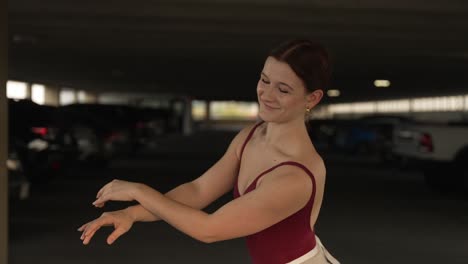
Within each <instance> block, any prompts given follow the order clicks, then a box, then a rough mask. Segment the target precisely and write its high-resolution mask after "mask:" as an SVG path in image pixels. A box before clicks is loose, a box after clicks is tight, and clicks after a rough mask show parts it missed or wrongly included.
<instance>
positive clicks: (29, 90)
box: [24, 83, 32, 100]
mask: <svg viewBox="0 0 468 264" xmlns="http://www.w3.org/2000/svg"><path fill="white" fill-rule="evenodd" d="M24 99H27V100H31V99H32V85H31V84H30V83H27V84H26V95H25V97H24Z"/></svg>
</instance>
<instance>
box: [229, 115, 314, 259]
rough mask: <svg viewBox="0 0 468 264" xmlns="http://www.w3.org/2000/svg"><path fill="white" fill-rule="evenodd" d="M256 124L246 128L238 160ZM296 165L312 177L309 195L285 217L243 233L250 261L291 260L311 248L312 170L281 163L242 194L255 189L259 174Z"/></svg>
mask: <svg viewBox="0 0 468 264" xmlns="http://www.w3.org/2000/svg"><path fill="white" fill-rule="evenodd" d="M262 123H263V122H260V123H258V124H257V125H255V127H254V128H253V129H252V130H251V131H250V133H249V135H248V137H247V139H246V140H245V142H244V145H243V146H242V150H241V159H242V154H243V152H244V148H245V146H246V145H247V142H248V141H249V140H250V139H251V138H252V135H253V134H254V132H255V129H256V128H257V127H258V126H259V125H260V124H262ZM285 165H290V166H297V167H299V168H301V169H303V170H304V171H305V172H306V173H307V174H308V175H309V176H310V178H311V179H312V183H313V187H312V188H313V189H312V194H311V196H310V198H309V201H308V202H307V204H306V205H305V206H304V207H303V208H302V209H300V210H299V211H297V212H296V213H294V214H293V215H291V216H289V217H288V218H286V219H283V220H282V221H280V222H278V223H276V224H274V225H272V226H270V227H268V228H266V229H264V230H262V231H260V232H258V233H255V234H252V235H249V236H247V248H248V249H249V253H250V256H251V258H252V261H253V263H254V264H285V263H288V262H290V261H293V260H295V259H297V258H299V257H300V256H302V255H304V254H306V253H307V252H309V251H311V250H312V249H314V247H315V245H316V241H315V233H314V230H313V229H311V227H310V214H311V212H312V207H313V204H314V199H315V192H316V184H315V178H314V175H313V174H312V172H311V171H310V170H309V169H307V168H306V167H305V166H304V165H302V164H300V163H298V162H294V161H286V162H281V163H279V164H277V165H275V166H273V167H272V168H270V169H268V170H266V171H264V172H263V173H261V174H260V175H258V176H257V178H256V179H255V180H254V181H253V182H252V183H251V184H250V185H249V186H248V187H247V189H246V190H245V192H244V194H246V193H248V192H251V191H253V190H255V187H256V185H257V181H258V179H259V178H260V177H262V176H264V175H265V174H267V173H269V172H270V171H273V170H274V169H276V168H278V167H280V166H285ZM240 196H241V195H240V193H239V189H238V181H236V184H235V187H234V198H238V197H240Z"/></svg>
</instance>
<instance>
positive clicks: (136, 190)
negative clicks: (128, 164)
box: [131, 183, 147, 202]
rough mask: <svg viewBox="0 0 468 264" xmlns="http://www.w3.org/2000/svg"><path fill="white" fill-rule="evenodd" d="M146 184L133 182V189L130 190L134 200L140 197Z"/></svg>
mask: <svg viewBox="0 0 468 264" xmlns="http://www.w3.org/2000/svg"><path fill="white" fill-rule="evenodd" d="M146 187H147V186H146V185H145V184H143V183H135V188H133V191H132V194H131V195H132V199H133V200H134V201H137V202H139V201H138V199H139V197H141V193H142V192H144V190H145V189H146Z"/></svg>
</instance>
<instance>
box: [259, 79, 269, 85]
mask: <svg viewBox="0 0 468 264" xmlns="http://www.w3.org/2000/svg"><path fill="white" fill-rule="evenodd" d="M260 80H262V82H263V83H266V84H270V82H269V81H267V80H265V79H263V78H260Z"/></svg>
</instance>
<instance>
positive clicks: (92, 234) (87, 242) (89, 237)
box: [83, 228, 99, 245]
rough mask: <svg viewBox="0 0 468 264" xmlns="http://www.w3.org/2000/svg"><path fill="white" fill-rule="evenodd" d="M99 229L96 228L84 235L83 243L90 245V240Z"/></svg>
mask: <svg viewBox="0 0 468 264" xmlns="http://www.w3.org/2000/svg"><path fill="white" fill-rule="evenodd" d="M97 230H99V228H98V229H96V230H95V231H93V232H91V233H89V234H88V235H87V236H84V239H83V245H88V244H89V242H90V241H91V239H92V238H93V236H94V234H95V233H96V231H97Z"/></svg>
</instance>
